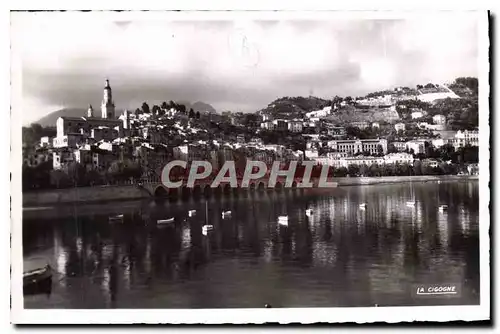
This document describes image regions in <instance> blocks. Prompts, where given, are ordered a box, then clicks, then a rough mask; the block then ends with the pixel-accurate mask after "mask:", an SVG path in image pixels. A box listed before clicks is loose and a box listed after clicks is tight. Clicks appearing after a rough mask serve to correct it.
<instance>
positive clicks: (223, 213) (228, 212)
mask: <svg viewBox="0 0 500 334" xmlns="http://www.w3.org/2000/svg"><path fill="white" fill-rule="evenodd" d="M230 216H231V211H223V212H222V218H226V217H230Z"/></svg>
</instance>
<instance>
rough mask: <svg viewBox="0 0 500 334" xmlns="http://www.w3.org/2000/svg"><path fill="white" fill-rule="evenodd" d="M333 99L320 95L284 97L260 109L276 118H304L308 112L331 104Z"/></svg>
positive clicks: (261, 111)
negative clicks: (323, 97) (326, 98)
mask: <svg viewBox="0 0 500 334" xmlns="http://www.w3.org/2000/svg"><path fill="white" fill-rule="evenodd" d="M330 105H331V101H330V100H325V99H321V98H318V97H314V96H310V97H282V98H279V99H277V100H275V101H273V102H271V103H269V105H268V106H267V107H266V108H264V109H262V110H260V111H259V113H261V114H268V115H272V116H273V117H274V118H284V119H293V118H302V117H303V116H304V115H305V114H306V113H308V112H311V111H314V110H319V109H323V108H324V107H326V106H330Z"/></svg>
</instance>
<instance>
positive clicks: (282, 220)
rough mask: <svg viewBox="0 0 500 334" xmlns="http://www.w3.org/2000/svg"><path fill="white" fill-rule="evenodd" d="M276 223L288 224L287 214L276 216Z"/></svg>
mask: <svg viewBox="0 0 500 334" xmlns="http://www.w3.org/2000/svg"><path fill="white" fill-rule="evenodd" d="M278 224H280V225H287V226H288V216H279V217H278Z"/></svg>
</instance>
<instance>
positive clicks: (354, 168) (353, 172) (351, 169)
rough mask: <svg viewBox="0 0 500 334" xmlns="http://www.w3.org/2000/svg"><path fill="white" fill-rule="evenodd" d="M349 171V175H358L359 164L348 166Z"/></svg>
mask: <svg viewBox="0 0 500 334" xmlns="http://www.w3.org/2000/svg"><path fill="white" fill-rule="evenodd" d="M347 173H348V174H349V176H357V175H358V174H359V166H357V165H349V166H348V167H347Z"/></svg>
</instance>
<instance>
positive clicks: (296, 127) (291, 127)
mask: <svg viewBox="0 0 500 334" xmlns="http://www.w3.org/2000/svg"><path fill="white" fill-rule="evenodd" d="M303 130H304V124H303V122H302V121H299V120H293V121H289V122H288V131H290V132H295V133H300V132H302V131H303Z"/></svg>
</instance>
